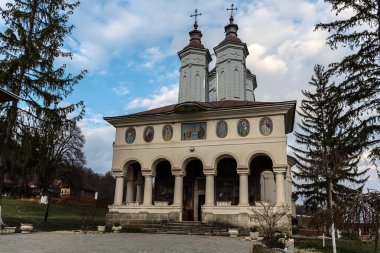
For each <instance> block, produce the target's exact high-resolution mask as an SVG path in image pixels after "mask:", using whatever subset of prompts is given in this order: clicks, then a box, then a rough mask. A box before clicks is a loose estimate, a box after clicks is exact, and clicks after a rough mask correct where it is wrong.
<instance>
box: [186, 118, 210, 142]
mask: <svg viewBox="0 0 380 253" xmlns="http://www.w3.org/2000/svg"><path fill="white" fill-rule="evenodd" d="M206 129H207V124H206V123H205V122H197V123H184V124H182V131H181V140H183V141H188V140H204V139H206Z"/></svg>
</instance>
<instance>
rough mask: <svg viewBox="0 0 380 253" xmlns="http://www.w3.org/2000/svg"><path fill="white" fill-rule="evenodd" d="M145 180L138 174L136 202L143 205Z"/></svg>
mask: <svg viewBox="0 0 380 253" xmlns="http://www.w3.org/2000/svg"><path fill="white" fill-rule="evenodd" d="M142 180H143V178H142V175H141V172H139V173H138V174H137V182H136V202H138V203H140V204H141V203H142V201H143V181H142Z"/></svg>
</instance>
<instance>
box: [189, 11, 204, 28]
mask: <svg viewBox="0 0 380 253" xmlns="http://www.w3.org/2000/svg"><path fill="white" fill-rule="evenodd" d="M201 15H202V13H198V9H195V11H194V14H191V15H190V17H191V18H192V17H194V29H195V30H196V29H197V28H198V16H201Z"/></svg>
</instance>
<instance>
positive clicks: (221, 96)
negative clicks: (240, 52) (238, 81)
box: [218, 71, 226, 100]
mask: <svg viewBox="0 0 380 253" xmlns="http://www.w3.org/2000/svg"><path fill="white" fill-rule="evenodd" d="M224 82H225V73H224V71H222V72H220V74H219V83H218V86H219V90H220V91H218V92H219V100H223V99H226V90H225V89H226V85H225V83H224Z"/></svg>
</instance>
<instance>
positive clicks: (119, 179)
mask: <svg viewBox="0 0 380 253" xmlns="http://www.w3.org/2000/svg"><path fill="white" fill-rule="evenodd" d="M114 175H115V177H116V185H115V198H114V205H121V204H122V202H123V188H124V173H123V172H117V173H114Z"/></svg>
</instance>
